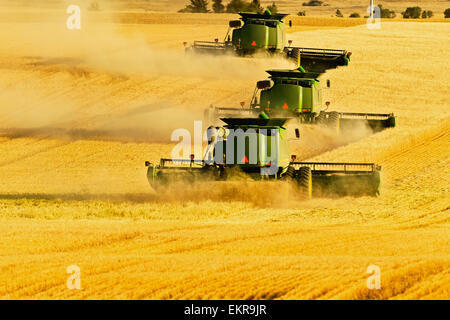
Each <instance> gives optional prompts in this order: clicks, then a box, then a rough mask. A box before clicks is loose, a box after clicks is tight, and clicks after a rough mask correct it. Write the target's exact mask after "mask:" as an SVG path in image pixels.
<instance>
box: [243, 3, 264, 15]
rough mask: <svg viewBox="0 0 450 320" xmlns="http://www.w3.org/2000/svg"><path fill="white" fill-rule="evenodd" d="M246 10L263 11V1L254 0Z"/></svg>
mask: <svg viewBox="0 0 450 320" xmlns="http://www.w3.org/2000/svg"><path fill="white" fill-rule="evenodd" d="M246 11H248V12H256V13H261V12H262V11H263V8H262V7H261V2H260V1H259V0H252V2H250V3H249V4H248V5H247V8H246Z"/></svg>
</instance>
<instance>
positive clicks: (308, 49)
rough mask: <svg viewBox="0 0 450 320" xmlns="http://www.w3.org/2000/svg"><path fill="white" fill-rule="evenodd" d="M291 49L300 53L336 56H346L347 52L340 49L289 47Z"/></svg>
mask: <svg viewBox="0 0 450 320" xmlns="http://www.w3.org/2000/svg"><path fill="white" fill-rule="evenodd" d="M291 48H293V49H298V50H299V51H300V52H305V53H306V52H311V53H317V52H323V53H336V54H346V53H347V50H341V49H326V48H302V47H291Z"/></svg>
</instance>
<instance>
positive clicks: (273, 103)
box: [204, 70, 396, 132]
mask: <svg viewBox="0 0 450 320" xmlns="http://www.w3.org/2000/svg"><path fill="white" fill-rule="evenodd" d="M267 73H269V75H270V80H262V81H258V82H257V83H256V88H255V91H254V94H253V97H252V100H251V104H250V108H243V105H244V104H243V103H241V106H242V108H216V107H210V108H208V109H206V110H205V113H204V118H205V119H204V120H205V121H206V123H207V124H215V123H217V122H218V120H219V119H220V118H230V117H238V118H239V117H243V116H246V117H257V116H258V114H259V113H261V112H262V111H264V112H265V113H266V114H268V115H270V116H275V117H285V118H296V119H298V120H299V121H300V122H301V123H307V124H319V125H324V126H328V127H331V128H333V129H335V130H336V131H337V132H342V131H347V130H352V129H354V128H356V127H358V126H359V127H361V125H364V126H365V125H367V126H369V127H370V128H371V129H372V131H374V132H378V131H381V130H383V129H385V128H390V127H395V121H396V119H395V116H394V114H392V113H389V114H388V113H351V112H338V111H326V110H327V109H328V106H329V102H327V103H326V107H325V108H324V107H323V106H322V94H321V90H322V89H321V88H320V81H319V80H318V79H317V77H318V76H319V73H313V72H300V71H299V70H268V71H267ZM327 86H328V87H330V82H329V81H327ZM258 93H259V99H258ZM322 109H324V110H322Z"/></svg>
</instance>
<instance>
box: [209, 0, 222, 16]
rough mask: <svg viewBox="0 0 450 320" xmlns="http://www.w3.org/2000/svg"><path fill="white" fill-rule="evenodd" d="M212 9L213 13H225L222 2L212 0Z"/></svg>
mask: <svg viewBox="0 0 450 320" xmlns="http://www.w3.org/2000/svg"><path fill="white" fill-rule="evenodd" d="M212 8H213V11H214V12H215V13H222V12H224V11H225V6H224V5H223V4H222V0H213V5H212Z"/></svg>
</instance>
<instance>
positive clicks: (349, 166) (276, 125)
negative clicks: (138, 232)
mask: <svg viewBox="0 0 450 320" xmlns="http://www.w3.org/2000/svg"><path fill="white" fill-rule="evenodd" d="M222 120H223V121H224V122H225V123H226V125H225V126H224V127H210V128H209V129H208V131H207V132H208V143H209V144H208V147H207V150H206V152H205V155H204V157H203V159H195V158H194V155H191V156H190V159H179V160H177V159H161V160H160V163H159V164H158V165H154V164H151V163H150V162H148V161H147V162H146V163H145V165H146V166H147V167H148V170H147V178H148V181H149V182H150V185H151V186H152V187H153V188H154V189H155V190H156V191H158V190H159V189H160V188H163V187H166V188H170V185H171V183H180V182H181V183H187V184H192V183H195V182H200V183H201V182H204V181H227V180H233V179H235V177H236V172H238V173H239V176H240V177H241V178H242V176H244V177H245V179H248V178H251V179H252V180H255V181H258V180H261V181H266V180H274V181H288V182H290V183H294V186H296V187H297V188H298V192H300V193H301V194H303V195H304V196H306V197H308V198H309V197H311V196H312V195H313V194H314V195H319V196H321V195H339V196H344V195H372V196H375V195H378V194H379V192H380V171H381V167H380V166H378V165H376V164H374V163H338V162H336V163H333V162H297V161H295V160H296V155H289V145H288V138H287V130H286V128H285V124H286V122H287V121H289V119H286V118H269V117H268V116H267V115H266V114H264V113H261V115H260V117H258V118H226V119H222ZM295 135H296V137H297V138H299V137H300V134H299V131H298V129H295Z"/></svg>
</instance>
